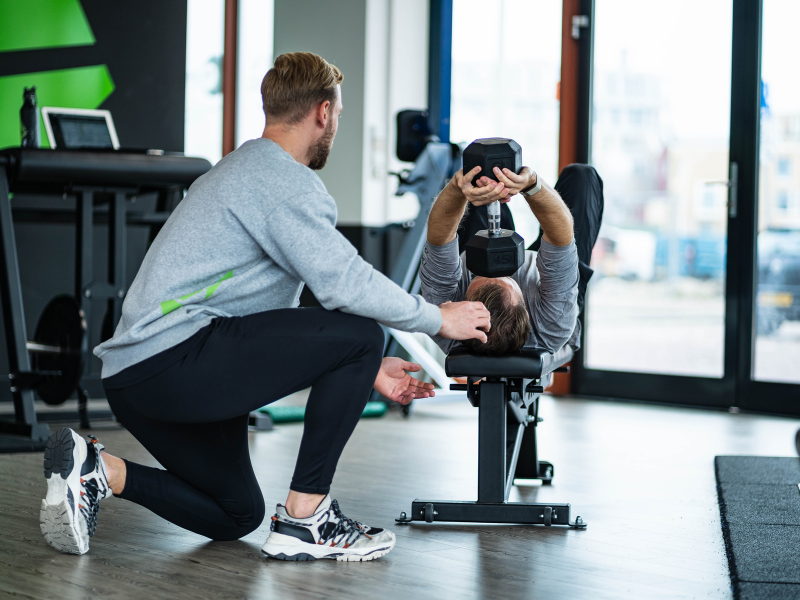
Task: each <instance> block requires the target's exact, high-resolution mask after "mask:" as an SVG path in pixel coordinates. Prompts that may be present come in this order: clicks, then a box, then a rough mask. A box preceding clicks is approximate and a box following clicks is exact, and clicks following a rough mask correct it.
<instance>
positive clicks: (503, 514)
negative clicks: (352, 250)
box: [396, 348, 587, 529]
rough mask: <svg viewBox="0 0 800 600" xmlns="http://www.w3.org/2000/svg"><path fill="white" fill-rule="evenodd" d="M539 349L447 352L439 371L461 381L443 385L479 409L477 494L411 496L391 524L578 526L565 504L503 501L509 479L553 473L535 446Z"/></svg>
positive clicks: (546, 480) (580, 522)
mask: <svg viewBox="0 0 800 600" xmlns="http://www.w3.org/2000/svg"><path fill="white" fill-rule="evenodd" d="M545 353H546V351H545V350H541V349H538V348H523V349H522V350H521V351H519V352H517V353H515V354H513V355H510V356H502V357H493V356H483V355H479V354H473V353H471V352H469V351H468V350H467V349H465V348H456V349H454V350H453V351H452V352H451V353H450V355H449V356H448V357H447V361H446V363H445V371H446V372H447V375H448V376H451V377H452V376H466V377H467V383H466V384H455V385H452V386H451V389H456V390H461V391H466V392H467V398H468V399H469V401H470V404H472V406H474V407H477V408H478V410H479V417H478V421H479V430H478V500H477V502H463V501H461V502H459V501H442V500H419V499H417V500H414V501H413V502H412V504H411V513H410V514H407V513H405V512H403V513H401V514H400V517H399V518H398V519H396V521H397V522H398V523H411V522H412V521H424V522H427V523H434V522H438V521H447V522H461V523H518V524H529V525H544V526H551V525H566V526H569V527H572V528H575V529H585V528H586V526H587V524H586V522H585V521H584V520H583V519H582V518H581V517H577V518H576V519H575V520H574V521H571V520H570V505H569V504H554V503H527V502H508V496H509V493H510V492H511V487H512V486H513V485H514V480H515V479H541V480H542V483H543V484H545V485H549V484H550V483H551V481H552V479H553V476H554V474H555V471H554V468H553V465H552V464H551V463H549V462H546V461H542V460H539V455H538V449H537V446H536V428H537V426H538V424H539V422H541V421H542V419H541V418H539V415H538V408H539V397H540V395H541V393H542V392H543V391H544V387H543V386H542V383H541V378H542V356H543V355H544V354H545ZM564 370H566V369H565V368H560V369H556V371H564ZM483 378H485V379H484V380H483V381H481V379H483Z"/></svg>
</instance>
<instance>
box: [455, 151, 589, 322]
mask: <svg viewBox="0 0 800 600" xmlns="http://www.w3.org/2000/svg"><path fill="white" fill-rule="evenodd" d="M555 190H556V191H557V192H558V193H559V195H560V196H561V198H563V200H564V203H565V204H566V205H567V206H568V207H569V210H570V212H571V213H572V219H573V221H574V222H575V245H576V246H577V250H578V273H579V276H580V280H579V281H578V310H579V311H581V310H583V300H584V296H585V295H586V285H587V284H588V283H589V279H591V277H592V275H593V274H594V271H593V270H592V269H591V268H589V264H590V263H591V261H592V248H594V244H595V242H596V241H597V234H598V232H599V231H600V223H601V222H602V220H603V204H604V200H603V180H602V179H600V176H599V175H598V174H597V171H595V169H594V167H592V166H589V165H583V164H577V163H576V164H572V165H569V166H567V167H564V170H563V171H561V175H559V177H558V181H557V182H556V185H555ZM500 211H501V212H500V225H501V226H502V227H503V228H505V229H514V220H513V219H512V218H511V211H510V210H509V209H508V206H506V205H505V204H504V205H502V206H501V208H500ZM488 227H489V217H488V213H487V211H486V206H479V207H477V208H472V209H471V210H470V213H469V214H468V215H467V218H466V219H464V221H462V223H461V225H460V226H459V229H458V245H459V252H463V251H464V246H465V245H466V243H467V242H468V241H469V240H470V238H471V237H472V236H473V235H475V233H477V232H478V231H480V230H481V229H488ZM543 234H544V232H542V231H541V230H540V231H539V237H538V238H537V239H536V241H535V242H533V244H531V245H530V247H529V250H537V251H538V250H539V246H541V244H542V235H543Z"/></svg>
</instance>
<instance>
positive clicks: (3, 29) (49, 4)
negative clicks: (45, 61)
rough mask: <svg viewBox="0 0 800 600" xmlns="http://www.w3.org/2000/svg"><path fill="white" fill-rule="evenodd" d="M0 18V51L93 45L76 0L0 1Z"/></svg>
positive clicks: (83, 14) (90, 32)
mask: <svg viewBox="0 0 800 600" xmlns="http://www.w3.org/2000/svg"><path fill="white" fill-rule="evenodd" d="M0 15H2V17H0V52H9V51H12V50H31V49H33V48H54V47H59V46H90V45H92V44H94V42H95V39H94V34H93V33H92V28H91V27H90V26H89V21H88V20H87V19H86V14H85V13H84V12H83V8H82V7H81V3H80V2H79V1H78V0H0Z"/></svg>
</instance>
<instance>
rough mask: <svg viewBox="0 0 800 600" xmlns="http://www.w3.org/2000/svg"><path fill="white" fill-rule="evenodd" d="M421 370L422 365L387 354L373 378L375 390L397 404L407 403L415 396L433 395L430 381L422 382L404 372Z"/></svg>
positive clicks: (426, 396) (425, 396)
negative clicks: (376, 375) (375, 376)
mask: <svg viewBox="0 0 800 600" xmlns="http://www.w3.org/2000/svg"><path fill="white" fill-rule="evenodd" d="M421 370H422V367H420V366H419V365H418V364H415V363H412V362H407V361H405V360H403V359H401V358H396V357H394V356H388V357H386V358H384V359H383V362H382V363H381V370H380V371H378V377H377V378H376V379H375V391H377V392H379V393H381V394H383V395H384V396H385V397H386V398H388V399H389V400H392V401H394V402H397V403H398V404H408V403H409V402H411V401H412V400H414V399H415V398H428V397H429V396H434V395H435V394H434V392H433V384H432V383H423V382H421V381H419V380H418V379H414V378H413V377H412V376H411V375H409V374H408V373H406V371H411V372H412V373H416V372H417V371H421Z"/></svg>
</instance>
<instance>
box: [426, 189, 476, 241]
mask: <svg viewBox="0 0 800 600" xmlns="http://www.w3.org/2000/svg"><path fill="white" fill-rule="evenodd" d="M466 206H467V199H466V197H465V196H464V194H463V193H462V192H461V189H460V188H459V187H458V186H457V185H456V184H455V179H451V180H450V183H448V184H447V185H446V186H445V188H444V189H443V190H442V191H441V192H440V193H439V196H438V197H437V198H436V202H434V203H433V207H432V208H431V214H430V216H429V217H428V241H429V242H430V243H431V244H433V245H434V246H444V245H445V244H448V243H450V242H452V241H453V240H454V239H456V232H457V231H458V224H459V223H460V222H461V218H462V217H463V216H464V209H465V208H466Z"/></svg>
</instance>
